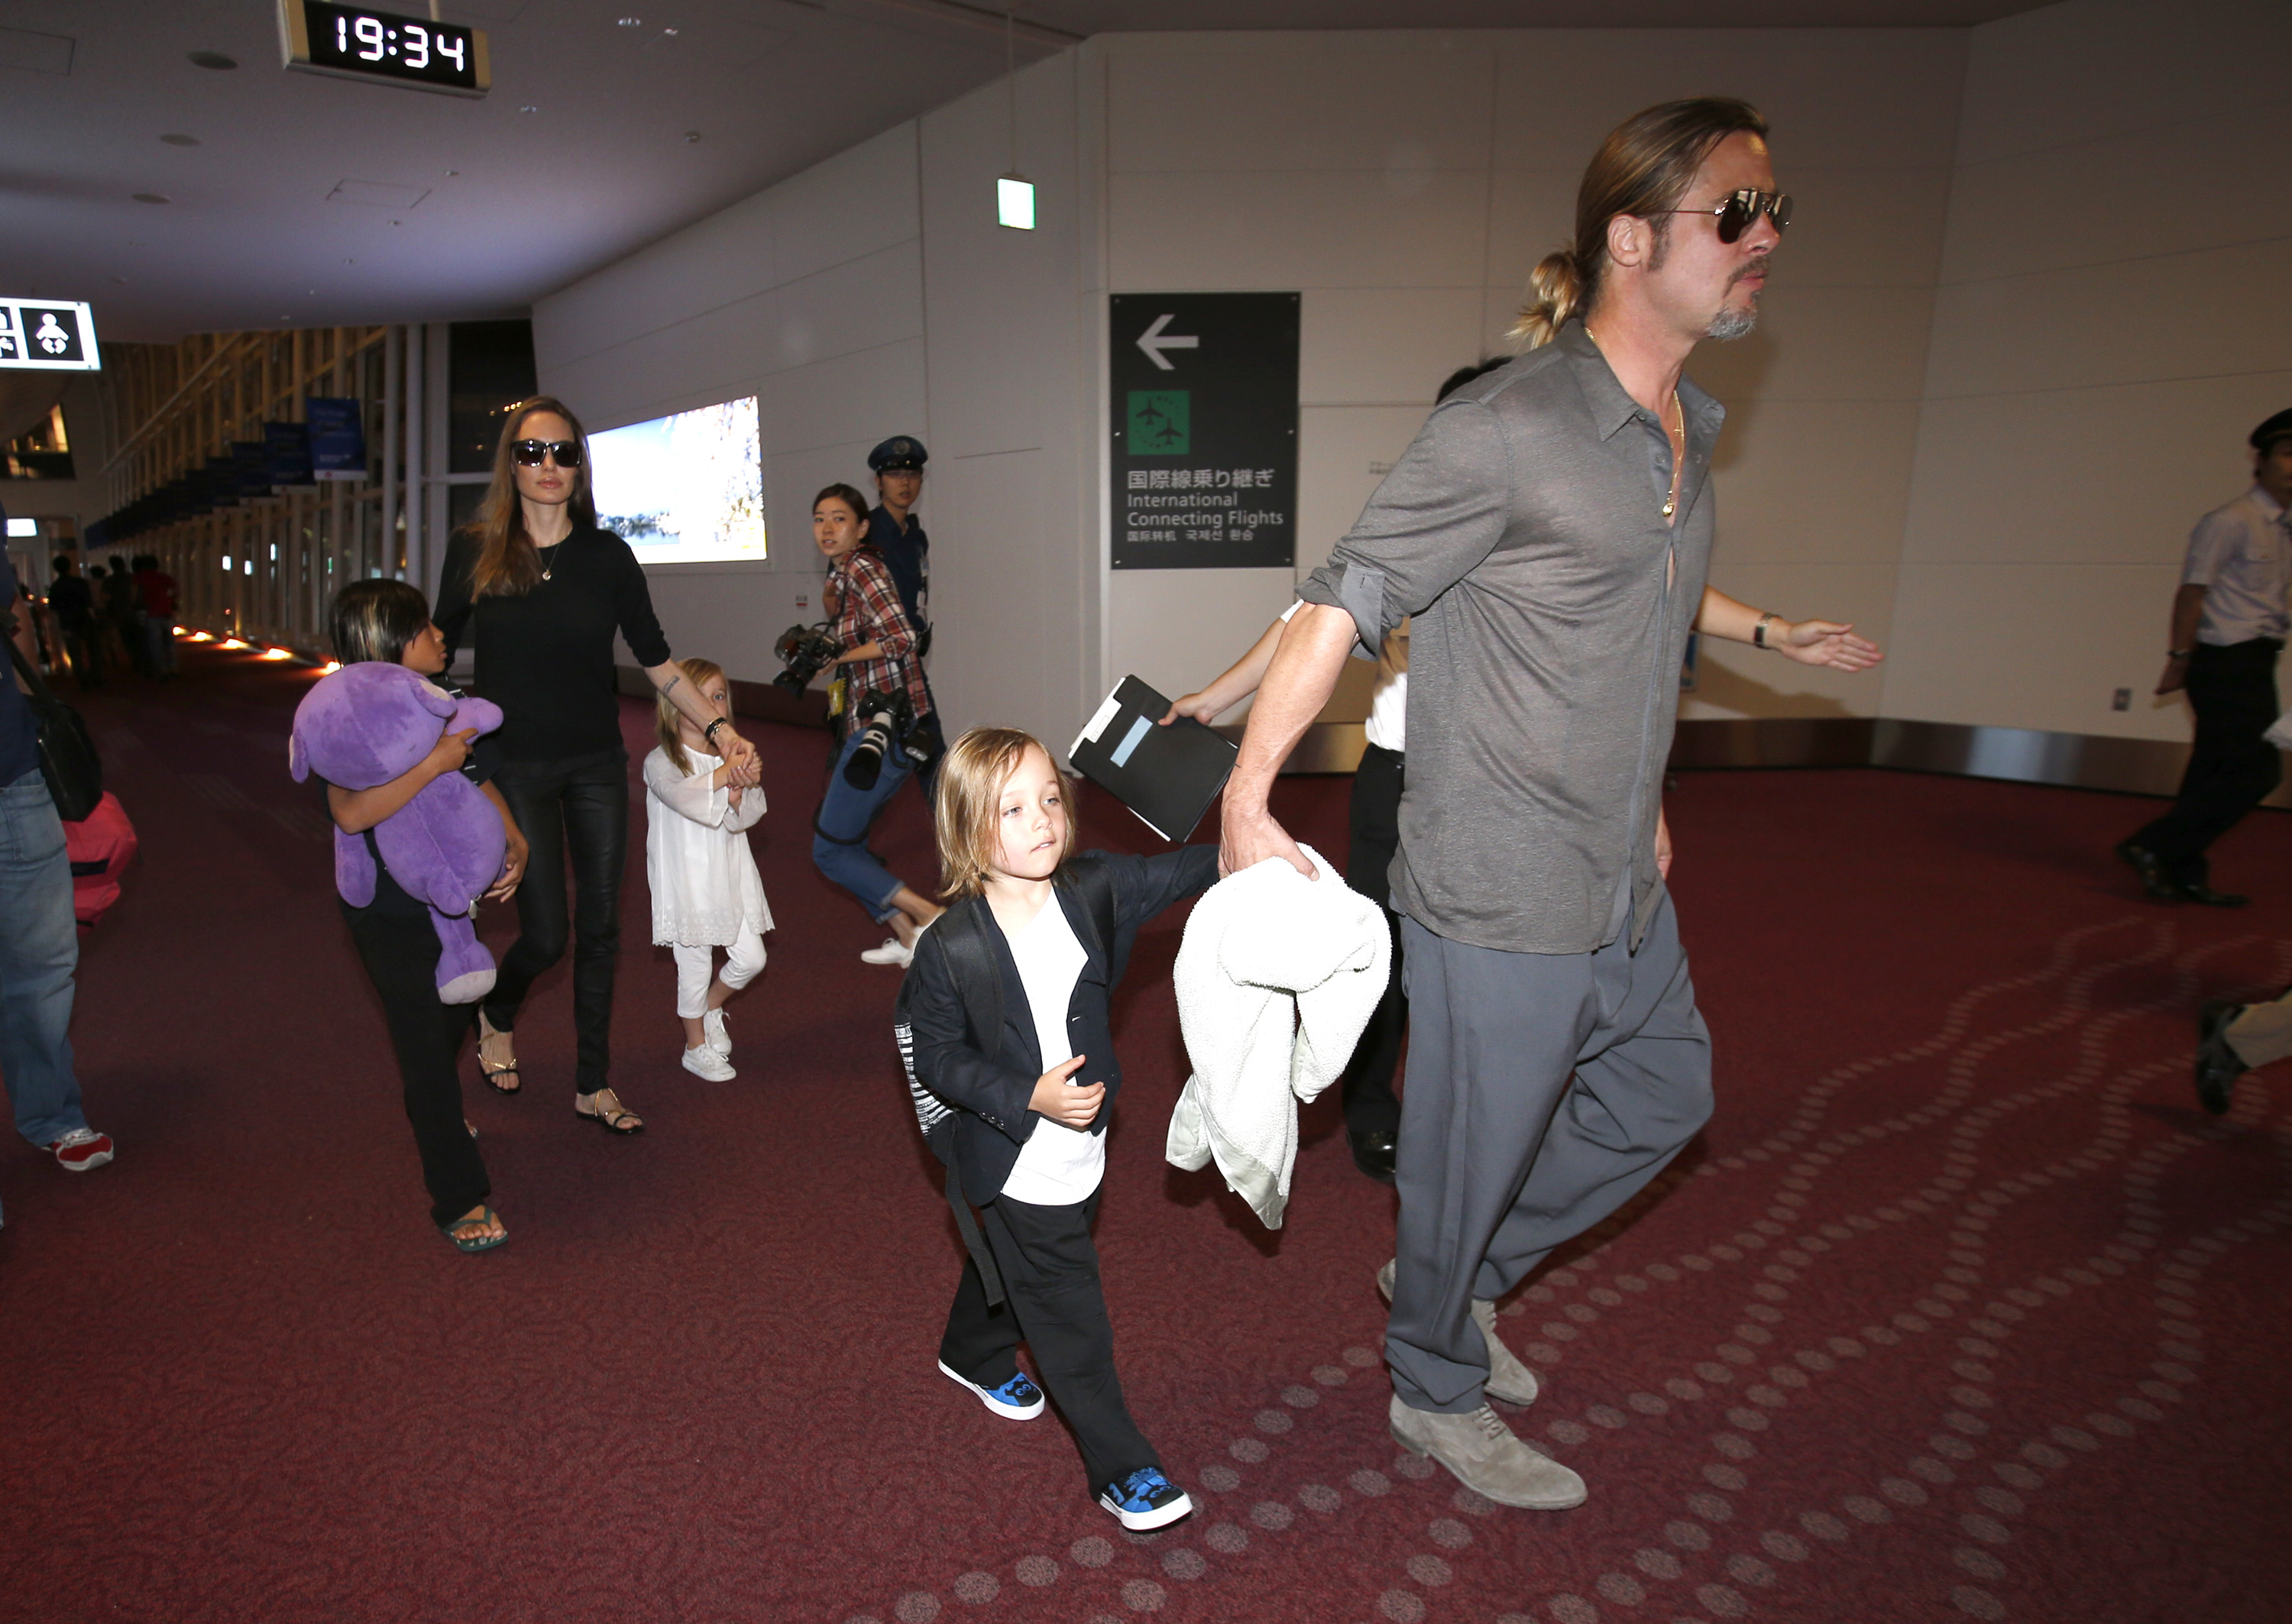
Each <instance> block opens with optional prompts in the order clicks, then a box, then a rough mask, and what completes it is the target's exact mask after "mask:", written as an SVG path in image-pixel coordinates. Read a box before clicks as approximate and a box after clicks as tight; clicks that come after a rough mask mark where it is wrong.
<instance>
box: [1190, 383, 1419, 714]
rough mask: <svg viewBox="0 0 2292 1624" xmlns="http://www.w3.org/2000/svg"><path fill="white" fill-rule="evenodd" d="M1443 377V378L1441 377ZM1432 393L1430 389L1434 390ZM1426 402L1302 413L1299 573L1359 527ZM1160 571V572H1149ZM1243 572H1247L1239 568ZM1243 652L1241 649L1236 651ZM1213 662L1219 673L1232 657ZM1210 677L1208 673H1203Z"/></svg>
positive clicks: (1325, 558)
mask: <svg viewBox="0 0 2292 1624" xmlns="http://www.w3.org/2000/svg"><path fill="white" fill-rule="evenodd" d="M1435 382H1438V380H1437V379H1436V380H1435ZM1426 393H1427V394H1428V395H1429V394H1430V393H1431V391H1430V390H1427V391H1426ZM1432 409H1433V408H1432V406H1431V405H1430V404H1429V403H1428V404H1426V405H1424V406H1308V407H1306V408H1305V409H1304V410H1303V411H1302V412H1300V413H1298V414H1297V418H1298V422H1297V574H1298V575H1300V576H1303V575H1311V573H1312V572H1313V571H1314V570H1317V569H1319V568H1320V567H1321V566H1322V565H1323V564H1325V563H1327V562H1328V557H1329V552H1330V550H1331V549H1332V548H1334V547H1335V546H1336V544H1337V543H1338V542H1339V541H1340V540H1342V539H1343V538H1344V534H1345V532H1347V531H1348V530H1351V529H1352V527H1353V521H1354V520H1355V519H1359V518H1360V511H1361V509H1363V508H1364V507H1366V506H1368V499H1369V498H1370V497H1371V496H1373V495H1375V494H1376V487H1377V485H1378V483H1379V481H1381V480H1382V479H1383V478H1384V473H1385V470H1388V469H1390V468H1391V467H1392V465H1393V463H1394V462H1398V461H1399V460H1400V454H1401V453H1402V452H1404V451H1406V450H1408V443H1409V442H1410V441H1411V440H1413V439H1415V438H1416V431H1417V430H1419V429H1422V428H1423V427H1424V420H1425V418H1426V417H1427V416H1429V415H1430V414H1431V413H1432ZM1149 573H1158V572H1149ZM1236 573H1237V574H1239V573H1243V572H1239V571H1238V572H1236ZM1234 652H1235V653H1236V654H1239V652H1240V650H1239V649H1236V650H1235V651H1234ZM1232 659H1233V655H1227V656H1226V658H1225V659H1224V660H1223V661H1222V662H1220V663H1219V664H1218V665H1216V666H1215V667H1213V668H1212V670H1211V671H1210V673H1209V675H1210V676H1215V675H1216V674H1217V672H1218V671H1223V669H1224V668H1225V666H1226V665H1229V664H1231V663H1232ZM1202 680H1203V681H1207V680H1208V677H1205V678H1203V679H1202Z"/></svg>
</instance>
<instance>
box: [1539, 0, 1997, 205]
mask: <svg viewBox="0 0 2292 1624" xmlns="http://www.w3.org/2000/svg"><path fill="white" fill-rule="evenodd" d="M1964 64H1965V34H1964V32H1963V31H1962V30H1959V29H1955V28H1869V29H1856V28H1715V29H1699V28H1661V29H1656V28H1648V29H1640V28H1614V29H1572V28H1554V29H1548V30H1546V29H1538V30H1535V31H1532V32H1531V31H1528V30H1522V31H1521V32H1519V33H1517V34H1514V35H1513V36H1511V38H1510V40H1509V41H1508V42H1507V43H1506V44H1505V45H1504V46H1503V49H1502V55H1501V60H1500V65H1499V68H1498V76H1497V134H1496V163H1497V165H1498V166H1499V167H1501V168H1506V169H1543V168H1569V167H1577V168H1578V169H1579V173H1580V165H1582V164H1583V163H1584V162H1585V161H1586V159H1588V158H1589V157H1591V155H1592V152H1593V150H1594V149H1595V148H1596V147H1598V145H1599V144H1600V141H1602V138H1604V137H1605V136H1606V135H1607V133H1608V132H1609V131H1610V130H1612V129H1613V128H1615V127H1616V125H1618V124H1621V123H1622V122H1623V121H1624V120H1625V119H1626V118H1628V117H1631V116H1632V115H1633V114H1634V113H1636V112H1638V111H1639V110H1640V109H1642V108H1644V107H1649V106H1650V105H1652V104H1654V103H1656V102H1658V101H1667V100H1672V99H1673V98H1675V97H1680V96H1707V95H1712V94H1715V93H1716V94H1723V95H1731V96H1741V97H1744V98H1746V99H1747V100H1750V101H1752V102H1754V103H1755V104H1756V105H1757V107H1758V109H1759V110H1760V111H1761V112H1762V113H1763V114H1764V115H1765V116H1766V118H1767V122H1768V124H1769V125H1770V127H1771V129H1772V131H1773V133H1774V141H1775V144H1776V150H1777V152H1778V154H1779V155H1784V156H1790V157H1796V158H1797V159H1798V160H1801V161H1805V162H1814V163H1821V164H1825V165H1846V166H1854V167H1875V168H1900V167H1906V166H1918V165H1933V164H1947V163H1949V161H1950V157H1951V153H1952V149H1953V147H1954V145H1955V138H1956V134H1957V97H1958V85H1959V82H1960V78H1961V76H1962V74H1963V72H1964Z"/></svg>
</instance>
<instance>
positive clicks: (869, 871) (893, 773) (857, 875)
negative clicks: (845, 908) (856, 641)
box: [811, 728, 913, 925]
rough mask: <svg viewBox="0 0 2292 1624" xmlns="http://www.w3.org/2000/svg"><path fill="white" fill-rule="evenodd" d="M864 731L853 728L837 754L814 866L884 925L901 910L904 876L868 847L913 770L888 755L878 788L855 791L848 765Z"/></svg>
mask: <svg viewBox="0 0 2292 1624" xmlns="http://www.w3.org/2000/svg"><path fill="white" fill-rule="evenodd" d="M859 747H860V730H859V729H856V728H855V729H854V730H853V731H852V734H851V737H849V738H847V739H845V740H844V741H843V749H842V750H840V751H838V752H836V754H835V767H834V768H831V769H830V770H829V772H828V775H827V794H826V795H825V796H823V797H822V798H821V799H820V802H819V816H816V817H814V818H813V819H812V824H811V862H812V866H813V867H815V868H817V869H818V870H819V872H821V873H823V874H825V875H827V877H828V878H829V879H830V880H834V881H835V883H836V884H838V885H840V886H842V887H843V888H844V889H845V890H847V891H849V892H851V895H853V896H856V897H858V898H859V899H860V903H861V904H862V905H863V906H865V907H866V908H867V910H868V912H869V913H870V914H872V915H874V916H875V920H876V923H877V924H879V925H880V924H882V923H884V921H887V920H889V919H890V918H891V917H892V914H894V913H896V912H899V910H898V909H896V908H894V907H892V896H893V895H894V894H896V893H897V892H898V890H899V888H900V883H901V881H900V878H899V876H898V875H896V874H894V873H892V871H891V870H890V869H888V868H885V867H884V865H883V864H881V863H878V862H877V861H876V854H875V853H874V852H871V851H869V850H868V829H869V828H870V827H871V826H872V825H873V824H875V822H876V813H878V812H880V811H882V810H883V809H884V802H885V801H887V800H891V799H892V796H894V795H896V794H898V793H899V792H900V785H901V784H905V783H906V782H907V781H908V776H909V775H910V773H911V772H912V770H913V769H912V768H910V766H909V764H908V759H907V757H906V756H904V755H902V754H900V752H898V751H896V750H895V751H892V752H890V753H889V754H888V755H886V756H885V757H884V771H883V774H882V776H879V777H878V778H877V779H876V787H875V788H874V789H872V790H855V789H853V788H852V787H851V785H850V784H846V783H845V782H844V781H843V767H844V763H846V762H847V761H849V760H851V752H853V751H855V750H857V749H858V748H859Z"/></svg>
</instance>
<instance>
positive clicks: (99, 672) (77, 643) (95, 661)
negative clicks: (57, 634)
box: [63, 622, 103, 688]
mask: <svg viewBox="0 0 2292 1624" xmlns="http://www.w3.org/2000/svg"><path fill="white" fill-rule="evenodd" d="M63 632H64V652H65V653H66V654H67V655H69V656H70V657H71V667H72V675H73V676H75V677H77V678H78V679H79V685H80V687H84V688H100V687H102V686H103V665H102V655H101V650H100V649H99V648H98V647H97V646H96V635H95V628H94V627H93V626H92V625H90V624H88V623H85V622H82V623H80V624H78V625H77V626H66V627H65V628H64V629H63Z"/></svg>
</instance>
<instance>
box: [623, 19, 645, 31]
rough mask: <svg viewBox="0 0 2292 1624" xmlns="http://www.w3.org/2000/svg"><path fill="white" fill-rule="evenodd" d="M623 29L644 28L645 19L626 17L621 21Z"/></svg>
mask: <svg viewBox="0 0 2292 1624" xmlns="http://www.w3.org/2000/svg"><path fill="white" fill-rule="evenodd" d="M621 27H623V28H642V27H644V19H643V18H642V17H624V18H622V19H621Z"/></svg>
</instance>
